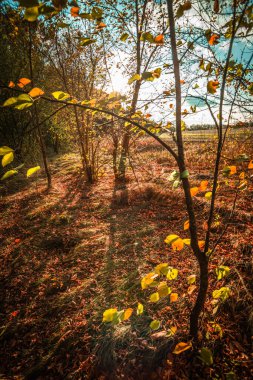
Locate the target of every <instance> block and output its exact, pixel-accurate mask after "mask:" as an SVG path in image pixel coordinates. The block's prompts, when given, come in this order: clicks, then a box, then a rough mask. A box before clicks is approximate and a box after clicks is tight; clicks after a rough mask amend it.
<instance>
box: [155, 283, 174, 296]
mask: <svg viewBox="0 0 253 380" xmlns="http://www.w3.org/2000/svg"><path fill="white" fill-rule="evenodd" d="M157 290H158V294H159V297H166V296H167V295H168V294H169V293H170V292H171V289H170V288H169V287H168V285H167V282H166V281H162V282H161V283H160V284H159V285H158V287H157Z"/></svg>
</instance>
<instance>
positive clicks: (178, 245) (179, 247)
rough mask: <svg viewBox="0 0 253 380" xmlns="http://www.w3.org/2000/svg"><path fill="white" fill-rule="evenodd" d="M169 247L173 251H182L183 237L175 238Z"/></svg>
mask: <svg viewBox="0 0 253 380" xmlns="http://www.w3.org/2000/svg"><path fill="white" fill-rule="evenodd" d="M171 247H172V249H173V251H182V249H183V248H184V242H183V239H181V238H178V239H176V240H175V241H173V243H172V244H171Z"/></svg>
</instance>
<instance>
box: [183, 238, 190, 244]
mask: <svg viewBox="0 0 253 380" xmlns="http://www.w3.org/2000/svg"><path fill="white" fill-rule="evenodd" d="M183 242H184V244H186V245H191V239H183Z"/></svg>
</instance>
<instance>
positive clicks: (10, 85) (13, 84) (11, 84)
mask: <svg viewBox="0 0 253 380" xmlns="http://www.w3.org/2000/svg"><path fill="white" fill-rule="evenodd" d="M8 87H10V88H13V87H15V83H14V82H12V80H11V81H10V83H9V84H8Z"/></svg>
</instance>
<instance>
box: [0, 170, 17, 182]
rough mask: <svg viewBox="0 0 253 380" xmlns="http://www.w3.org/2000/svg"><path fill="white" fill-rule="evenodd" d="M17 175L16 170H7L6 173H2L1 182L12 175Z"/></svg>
mask: <svg viewBox="0 0 253 380" xmlns="http://www.w3.org/2000/svg"><path fill="white" fill-rule="evenodd" d="M17 173H18V171H17V170H9V171H8V172H6V173H4V175H3V176H2V177H1V181H3V180H4V179H6V178H9V177H11V176H12V175H14V174H17Z"/></svg>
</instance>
